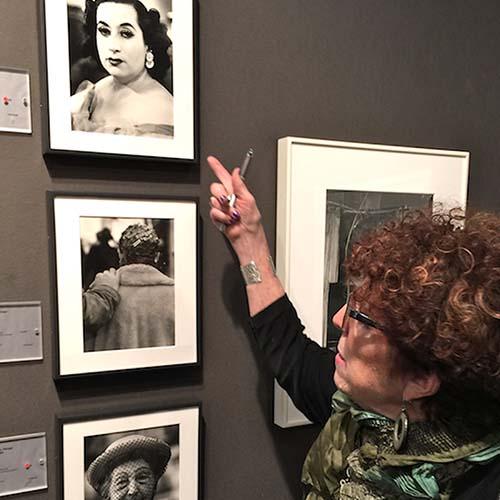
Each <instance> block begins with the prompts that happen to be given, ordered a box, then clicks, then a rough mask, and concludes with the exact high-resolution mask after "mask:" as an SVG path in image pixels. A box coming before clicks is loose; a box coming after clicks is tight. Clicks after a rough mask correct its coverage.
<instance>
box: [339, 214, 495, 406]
mask: <svg viewBox="0 0 500 500" xmlns="http://www.w3.org/2000/svg"><path fill="white" fill-rule="evenodd" d="M345 270H346V275H347V278H348V279H349V280H351V281H353V282H355V283H358V284H359V286H358V287H357V288H356V290H355V292H354V297H355V299H356V300H357V301H359V302H367V303H369V304H370V305H371V306H372V307H374V308H375V311H376V314H377V317H380V318H381V321H382V322H383V324H384V327H385V330H384V332H385V333H386V335H387V336H388V338H389V339H390V340H391V342H392V343H393V344H394V345H395V346H396V347H397V348H398V349H399V351H400V352H401V353H402V354H403V356H402V359H404V360H405V361H404V362H405V363H406V369H408V367H411V368H410V369H413V370H435V371H436V372H437V374H438V375H439V376H440V378H441V380H442V386H441V389H440V391H439V393H438V394H437V395H436V397H434V398H430V400H429V401H428V403H431V402H432V403H434V404H432V405H431V404H429V405H428V409H429V410H434V411H431V412H430V413H431V414H432V413H434V414H439V413H441V414H442V413H443V412H444V410H445V409H444V408H443V404H440V402H441V403H443V402H447V403H446V404H448V403H449V401H450V400H456V399H457V398H459V399H460V400H461V401H462V402H465V401H469V402H470V403H471V404H476V403H477V402H481V401H489V402H491V401H492V400H494V401H500V216H499V215H496V214H492V213H476V214H473V215H470V216H467V217H464V214H463V213H462V212H461V211H460V210H458V209H454V210H451V211H448V212H441V213H437V214H436V213H434V214H431V213H426V212H423V211H414V212H409V213H407V214H406V215H405V216H404V218H403V219H402V220H401V221H393V222H389V223H387V224H385V225H383V226H381V227H380V228H378V229H376V230H375V231H373V232H370V233H369V234H367V235H365V236H364V237H363V238H362V239H361V240H360V241H359V242H358V243H356V244H355V245H354V247H353V252H352V255H351V256H350V257H349V258H348V259H347V261H346V263H345ZM446 404H445V406H446Z"/></svg>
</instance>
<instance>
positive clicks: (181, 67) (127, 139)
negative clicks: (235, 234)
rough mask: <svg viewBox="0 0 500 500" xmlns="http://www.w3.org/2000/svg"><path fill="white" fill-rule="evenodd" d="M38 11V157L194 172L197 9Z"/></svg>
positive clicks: (91, 3) (190, 1) (131, 5)
mask: <svg viewBox="0 0 500 500" xmlns="http://www.w3.org/2000/svg"><path fill="white" fill-rule="evenodd" d="M43 3H44V14H45V15H44V22H45V24H44V31H45V44H46V73H47V98H48V105H47V110H46V111H47V130H46V137H45V146H44V149H45V152H46V153H72V154H87V155H97V156H102V155H116V156H118V157H124V156H130V157H140V158H150V159H163V160H164V159H167V160H169V161H172V162H183V163H194V162H196V161H197V159H198V130H197V127H198V123H197V99H198V97H197V85H198V83H197V79H198V69H197V52H198V50H197V45H198V33H197V11H196V5H197V2H196V0H187V1H186V0H44V2H43Z"/></svg>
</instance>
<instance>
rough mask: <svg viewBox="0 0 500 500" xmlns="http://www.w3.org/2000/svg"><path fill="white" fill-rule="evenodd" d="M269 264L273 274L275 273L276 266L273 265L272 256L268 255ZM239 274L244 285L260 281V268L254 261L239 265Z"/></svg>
mask: <svg viewBox="0 0 500 500" xmlns="http://www.w3.org/2000/svg"><path fill="white" fill-rule="evenodd" d="M268 259H269V264H270V266H271V269H272V270H273V274H274V275H276V268H275V267H274V261H273V258H272V257H271V256H270V255H269V256H268ZM240 270H241V274H242V275H243V279H244V281H245V285H254V284H256V283H262V275H261V273H260V269H259V268H258V267H257V264H256V263H255V261H253V260H251V261H250V262H249V263H248V264H245V265H244V266H240Z"/></svg>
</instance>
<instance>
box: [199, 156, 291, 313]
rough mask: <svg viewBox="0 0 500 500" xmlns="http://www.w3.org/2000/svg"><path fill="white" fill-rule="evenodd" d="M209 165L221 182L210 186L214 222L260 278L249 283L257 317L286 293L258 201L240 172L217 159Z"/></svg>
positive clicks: (251, 309) (252, 308)
mask: <svg viewBox="0 0 500 500" xmlns="http://www.w3.org/2000/svg"><path fill="white" fill-rule="evenodd" d="M207 161H208V164H209V165H210V168H211V169H212V171H213V173H214V174H215V176H216V177H217V179H219V182H214V183H213V184H212V185H211V186H210V192H211V194H212V196H211V197H210V205H211V207H212V208H211V210H210V218H211V219H212V222H213V223H214V224H215V225H216V226H217V227H218V228H219V229H221V230H222V231H223V233H224V234H225V235H226V238H227V239H228V240H229V242H230V243H231V245H232V247H233V249H234V251H235V252H236V255H237V256H238V260H239V261H240V265H241V266H242V269H245V268H247V267H248V265H252V266H253V269H254V270H255V269H257V270H258V274H259V276H260V281H252V282H250V283H248V282H247V285H248V286H247V288H246V290H247V298H248V308H249V312H250V315H251V316H254V315H255V314H257V313H258V312H259V311H262V310H263V309H264V308H265V307H267V306H268V305H269V304H271V303H272V302H274V301H275V300H276V299H278V298H279V297H281V296H282V295H283V294H284V293H285V292H284V290H283V287H282V286H281V283H280V281H279V279H278V278H277V277H276V275H275V271H274V266H273V264H272V259H271V258H270V252H269V245H268V244H267V239H266V234H265V232H264V228H263V226H262V223H261V215H260V212H259V209H258V207H257V204H256V203H255V198H254V197H253V195H252V193H250V191H249V190H248V189H247V187H246V185H245V183H244V182H243V180H242V179H241V177H240V169H239V168H235V169H234V170H233V171H232V172H231V173H230V172H229V171H228V170H227V169H226V168H225V167H224V165H222V163H221V162H220V161H219V160H218V159H217V158H214V157H213V156H209V157H208V158H207ZM232 195H233V196H232ZM245 279H246V278H245Z"/></svg>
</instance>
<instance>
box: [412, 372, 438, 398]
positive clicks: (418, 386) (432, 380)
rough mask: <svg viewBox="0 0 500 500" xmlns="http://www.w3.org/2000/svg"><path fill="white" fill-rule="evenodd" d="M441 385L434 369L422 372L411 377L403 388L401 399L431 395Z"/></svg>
mask: <svg viewBox="0 0 500 500" xmlns="http://www.w3.org/2000/svg"><path fill="white" fill-rule="evenodd" d="M440 387H441V379H440V378H439V376H438V374H437V373H436V372H434V371H429V372H422V373H418V374H416V375H414V376H413V377H411V378H410V379H409V380H408V382H407V383H406V385H405V388H404V390H403V399H404V400H405V401H413V400H415V399H421V398H427V397H429V396H433V395H434V394H436V392H437V391H438V390H439V388H440Z"/></svg>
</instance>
